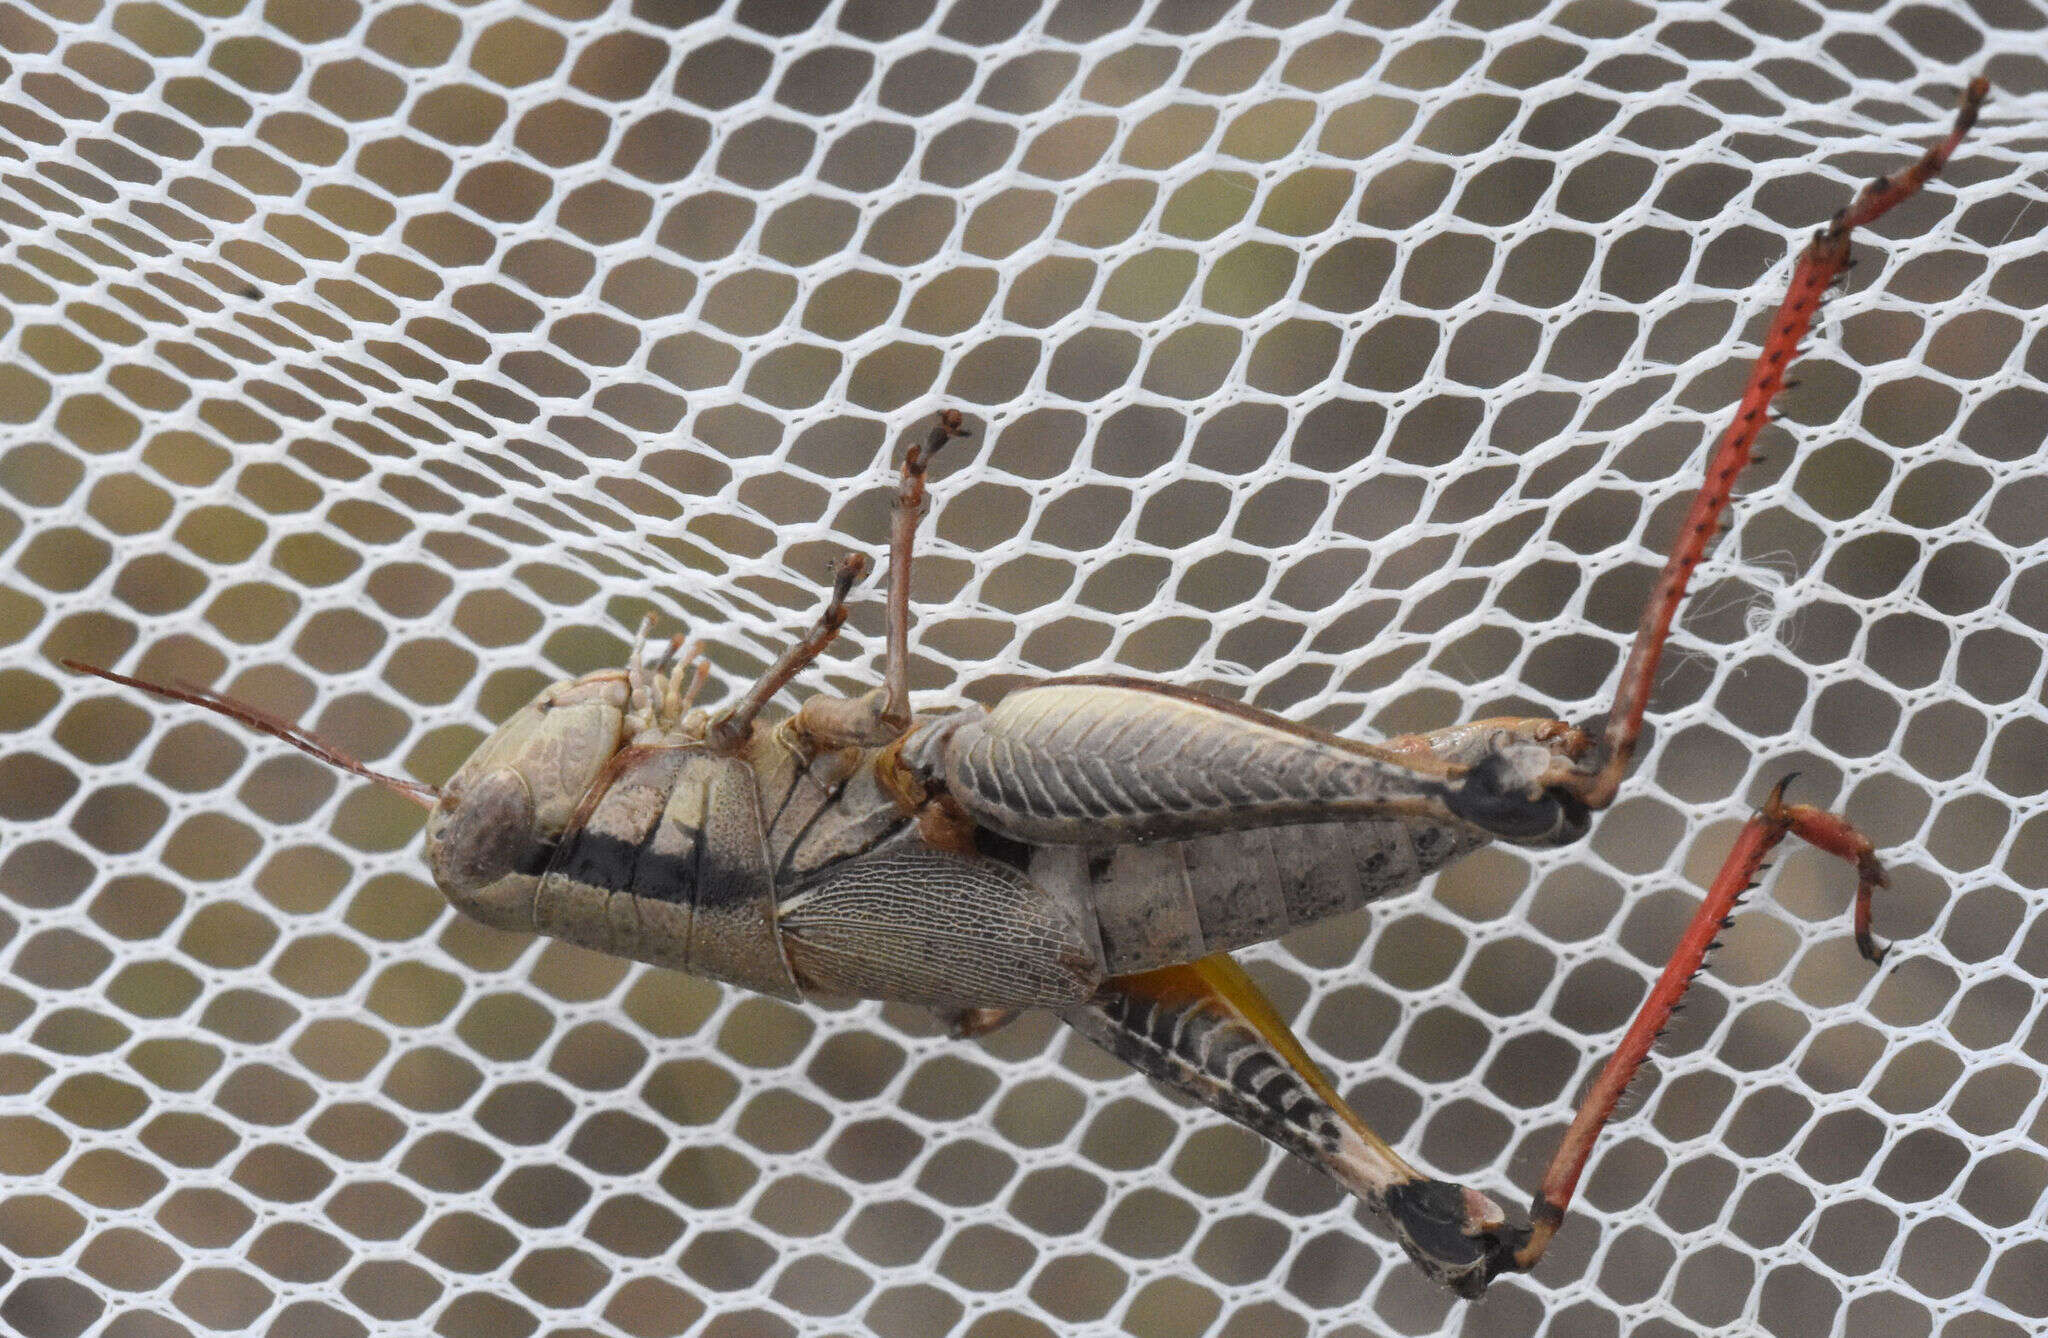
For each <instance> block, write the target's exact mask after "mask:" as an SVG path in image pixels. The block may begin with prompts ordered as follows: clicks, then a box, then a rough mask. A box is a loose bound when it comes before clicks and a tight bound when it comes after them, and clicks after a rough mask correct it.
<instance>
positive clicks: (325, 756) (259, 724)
mask: <svg viewBox="0 0 2048 1338" xmlns="http://www.w3.org/2000/svg"><path fill="white" fill-rule="evenodd" d="M57 663H59V664H61V665H63V666H64V667H65V668H66V669H69V670H71V671H72V672H74V673H80V674H91V675H93V676H94V677H95V678H104V679H106V680H107V681H108V682H109V683H119V684H120V685H121V686H122V687H124V688H136V689H138V690H140V691H142V692H147V693H149V694H150V695H151V696H153V697H163V698H166V699H168V700H170V701H174V702H187V703H190V704H191V705H193V706H203V707H205V708H206V709H207V710H209V711H212V712H214V713H215V714H217V715H224V716H226V717H228V718H229V719H230V720H238V721H240V722H241V723H242V724H244V725H247V726H248V727H249V728H251V729H253V730H257V731H259V732H261V733H264V734H268V735H269V736H270V737H272V738H273V739H283V740H284V741H285V742H286V743H288V744H290V745H291V746H292V747H294V748H296V749H298V750H299V751H300V752H302V753H310V754H311V755H312V756H314V757H317V758H319V759H320V760H321V761H322V762H325V763H327V765H329V766H331V767H339V768H341V769H342V770H343V771H347V772H350V773H352V774H354V775H357V776H361V777H362V778H363V779H364V780H371V781H375V782H377V784H379V785H381V786H383V787H384V788H385V789H387V790H390V791H391V792H392V793H394V794H401V795H404V796H405V797H406V798H407V799H410V800H411V801H412V802H413V803H415V804H418V805H419V806H420V807H421V808H424V809H426V810H428V811H429V812H431V811H432V810H433V807H434V805H435V803H436V802H437V801H438V800H439V799H440V798H441V792H440V791H439V790H437V789H435V788H434V787H433V786H431V785H426V784H423V783H421V782H419V781H412V780H405V779H402V778H401V777H398V776H387V775H385V774H384V773H383V772H381V771H372V770H370V769H369V768H368V767H366V766H364V765H363V764H362V763H361V762H359V761H357V760H356V759H355V758H353V757H351V756H349V755H348V754H347V753H345V752H343V751H342V750H341V749H339V748H337V747H335V746H334V745H333V744H331V743H328V742H327V741H326V740H324V739H322V738H321V737H320V736H319V735H317V734H314V733H312V732H310V731H308V730H304V729H301V728H299V727H298V726H297V725H294V724H293V723H291V722H290V721H289V720H280V719H278V718H277V717H276V716H274V715H271V714H270V713H269V712H267V711H259V710H257V709H256V708H255V707H253V706H251V705H249V704H248V703H247V702H238V701H236V700H235V699H234V698H233V697H224V696H222V695H221V694H220V693H218V692H215V691H213V690H212V689H210V688H202V687H196V686H194V685H193V684H190V683H172V684H163V683H151V682H149V681H148V680H147V679H141V678H130V677H128V675H126V674H117V673H115V672H114V671H113V670H111V669H102V668H100V667H99V666H97V665H91V664H84V663H82V662H80V661H78V660H59V661H57Z"/></svg>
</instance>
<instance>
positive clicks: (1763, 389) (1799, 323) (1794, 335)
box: [1547, 79, 1990, 809]
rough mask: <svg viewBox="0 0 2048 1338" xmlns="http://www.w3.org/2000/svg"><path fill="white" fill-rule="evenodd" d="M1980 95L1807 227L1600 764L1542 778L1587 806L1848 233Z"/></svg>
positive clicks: (1646, 692)
mask: <svg viewBox="0 0 2048 1338" xmlns="http://www.w3.org/2000/svg"><path fill="white" fill-rule="evenodd" d="M1989 92H1990V85H1989V84H1988V83H1987V82H1986V81H1985V80H1983V79H1975V80H1972V81H1971V82H1970V86H1969V87H1968V88H1966V89H1965V90H1964V91H1963V96H1962V101H1961V105H1960V107H1959V109H1958V110H1957V112H1956V119H1955V125H1954V126H1953V128H1951V129H1950V131H1949V133H1948V136H1947V137H1946V138H1945V139H1943V140H1942V141H1941V142H1940V143H1939V144H1937V145H1935V146H1934V147H1933V148H1931V149H1929V150H1928V151H1927V152H1926V153H1924V154H1922V155H1921V157H1920V160H1919V161H1918V162H1916V163H1914V164H1913V165H1912V166H1910V167H1908V168H1905V169H1904V170H1903V171H1900V172H1896V173H1894V174H1892V175H1891V176H1888V177H1879V178H1878V179H1877V180H1876V181H1873V182H1871V183H1869V184H1868V185H1866V186H1864V188H1863V189H1862V191H1861V192H1859V193H1858V194H1857V196H1856V198H1855V200H1854V201H1852V202H1851V203H1850V205H1849V207H1848V208H1846V209H1844V210H1842V211H1841V212H1840V213H1838V214H1836V215H1835V217H1834V219H1833V220H1832V221H1831V222H1829V224H1828V225H1827V226H1826V227H1824V228H1822V229H1821V230H1820V231H1819V232H1817V233H1815V234H1814V236H1813V240H1812V241H1810V242H1808V243H1807V244H1806V249H1805V250H1803V251H1801V252H1800V253H1799V261H1798V264H1797V265H1796V266H1795V267H1794V269H1793V271H1792V286H1791V289H1790V291H1788V292H1787V293H1786V294H1785V301H1784V302H1783V304H1782V305H1780V306H1779V308H1778V313H1777V315H1776V316H1775V317H1773V318H1772V321H1771V330H1770V334H1769V335H1767V336H1766V337H1765V339H1764V348H1763V353H1762V354H1761V355H1760V356H1759V357H1758V358H1757V360H1756V366H1755V367H1754V368H1753V369H1752V370H1751V372H1750V375H1749V385H1748V387H1747V388H1746V389H1745V390H1744V391H1743V393H1742V402H1741V403H1740V404H1738V405H1737V406H1736V409H1735V419H1734V421H1733V422H1731V423H1729V425H1728V428H1727V430H1726V431H1724V432H1723V433H1722V434H1721V440H1720V441H1719V443H1718V444H1716V445H1715V447H1714V453H1713V455H1712V456H1711V457H1710V458H1709V459H1708V462H1707V477H1706V481H1705V482H1704V483H1703V484H1701V486H1700V490H1699V493H1698V495H1696V496H1695V497H1694V498H1693V503H1692V509H1691V511H1689V512H1688V513H1687V515H1686V518H1685V525H1684V527H1683V528H1682V529H1681V530H1680V531H1679V536H1678V542H1677V543H1676V545H1675V546H1674V547H1673V548H1672V550H1671V557H1670V559H1669V560H1668V561H1666V562H1665V564H1664V571H1663V574H1662V575H1661V576H1659V577H1658V578H1657V588H1656V590H1655V591H1654V592H1652V594H1651V596H1650V602H1649V603H1648V605H1647V606H1645V608H1644V609H1643V620H1642V623H1641V625H1640V626H1638V628H1637V629H1636V639H1635V644H1634V645H1633V646H1632V647H1631V648H1630V650H1629V655H1628V663H1627V664H1626V665H1624V666H1623V668H1622V671H1621V684H1620V686H1619V687H1618V688H1617V689H1616V691H1615V694H1614V704H1613V706H1611V707H1610V708H1608V712H1607V724H1606V728H1605V730H1604V732H1603V735H1602V738H1601V748H1600V753H1599V754H1598V756H1599V760H1600V767H1599V769H1598V770H1596V771H1592V772H1581V771H1578V770H1576V769H1570V770H1566V771H1565V772H1564V773H1563V774H1561V775H1558V776H1554V777H1551V778H1548V779H1547V783H1550V784H1558V785H1563V786H1565V787H1567V788H1570V789H1572V790H1574V791H1575V792H1577V794H1578V795H1579V797H1580V798H1581V799H1583V800H1584V801H1585V802H1586V804H1587V805H1588V806H1589V807H1592V808H1596V809H1597V808H1605V807H1606V806H1607V805H1608V804H1610V803H1612V802H1613V800H1614V795H1615V792H1616V791H1617V790H1618V789H1619V788H1620V786H1621V777H1622V775H1623V773H1624V772H1626V771H1627V770H1628V764H1629V760H1630V759H1631V757H1633V755H1634V753H1635V747H1636V738H1637V736H1638V735H1640V734H1641V733H1642V728H1643V709H1644V707H1645V706H1646V705H1647V704H1648V702H1649V698H1650V688H1651V685H1652V684H1653V683H1654V682H1655V681H1656V677H1657V661H1658V659H1659V657H1661V656H1662V654H1663V651H1664V639H1665V638H1666V637H1667V636H1668V635H1669V634H1670V632H1671V620H1672V618H1673V617H1674V616H1675V615H1676V614H1677V612H1678V603H1679V601H1680V600H1681V599H1683V598H1684V597H1685V587H1686V584H1687V582H1689V581H1690V580H1691V579H1692V573H1693V568H1695V567H1697V566H1698V565H1699V562H1700V558H1701V556H1702V555H1703V554H1705V552H1706V549H1707V543H1708V541H1709V540H1710V539H1712V538H1713V536H1714V531H1715V528H1716V527H1717V526H1718V525H1719V524H1720V520H1721V513H1722V512H1724V511H1725V510H1727V508H1728V501H1729V498H1730V497H1731V496H1732V495H1733V493H1734V489H1735V480H1736V478H1737V476H1739V475H1740V474H1741V473H1742V470H1743V467H1744V466H1745V465H1747V464H1748V463H1749V458H1750V451H1751V449H1752V448H1753V447H1754V446H1755V445H1756V438H1757V434H1758V433H1759V432H1760V431H1762V430H1763V426H1764V423H1765V422H1766V421H1767V416H1768V411H1769V409H1770V405H1771V401H1772V400H1773V399H1775V398H1777V395H1778V392H1779V391H1780V390H1782V389H1784V386H1785V368H1786V367H1787V366H1788V365H1790V363H1791V362H1792V360H1793V358H1795V357H1797V356H1798V354H1799V344H1800V341H1801V340H1803V339H1805V338H1806V332H1807V331H1808V330H1809V329H1811V328H1812V326H1813V317H1814V313H1815V312H1816V311H1818V310H1819V309H1820V303H1821V298H1822V297H1823V296H1825V295H1826V293H1827V290H1828V288H1829V286H1830V285H1832V284H1833V283H1834V281H1835V280H1836V279H1837V278H1838V277H1840V275H1841V273H1842V271H1843V270H1844V269H1846V268H1847V267H1848V263H1849V234H1850V233H1851V232H1852V231H1854V230H1855V229H1857V228H1860V227H1864V226H1866V225H1868V224H1869V223H1871V222H1872V221H1873V220H1875V219H1877V218H1878V217H1879V216H1881V215H1882V214H1884V213H1885V211H1886V210H1888V209H1890V208H1891V207H1892V206H1894V205H1896V204H1898V203H1899V202H1900V201H1901V200H1904V199H1907V198H1908V197H1910V196H1911V195H1912V194H1913V193H1914V192H1915V191H1918V190H1919V189H1920V188H1921V187H1922V186H1923V185H1925V184H1926V183H1927V181H1928V180H1929V178H1931V177H1933V176H1934V175H1935V174H1936V173H1937V172H1939V171H1941V169H1942V167H1943V165H1944V164H1946V163H1947V162H1948V160H1949V155H1950V154H1952V153H1954V152H1955V150H1956V146H1957V145H1958V144H1960V143H1962V140H1963V136H1964V135H1966V134H1968V133H1969V130H1970V127H1971V126H1972V125H1974V124H1976V121H1977V112H1978V109H1979V108H1981V107H1982V106H1983V105H1984V98H1985V95H1986V94H1988V93H1989Z"/></svg>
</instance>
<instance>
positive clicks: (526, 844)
mask: <svg viewBox="0 0 2048 1338" xmlns="http://www.w3.org/2000/svg"><path fill="white" fill-rule="evenodd" d="M441 804H442V807H441V809H440V811H439V812H437V813H436V814H435V815H434V819H435V820H434V822H433V823H432V824H431V825H430V827H429V829H428V832H427V862H428V864H429V865H430V866H431V867H432V868H433V871H434V881H435V882H437V883H439V884H440V885H441V887H442V889H443V890H444V891H447V892H449V893H451V894H453V893H460V892H473V891H475V890H476V889H478V888H481V887H487V886H489V885H490V884H492V883H495V882H497V881H498V880H499V879H500V878H503V877H504V876H505V875H506V874H508V873H511V872H512V871H513V870H514V869H515V868H517V867H518V865H519V862H520V860H521V858H522V857H524V855H525V854H526V852H527V851H528V849H530V848H531V847H532V845H533V794H532V792H531V791H530V790H528V789H527V788H526V778H525V777H523V776H521V775H520V774H519V773H518V772H516V771H514V770H512V769H511V768H510V767H506V768H502V769H500V770H498V771H493V772H492V773H491V774H490V775H488V776H486V777H484V778H483V779H482V780H480V781H478V782H477V783H476V784H474V785H472V786H470V787H469V788H468V789H467V790H465V791H463V792H462V793H461V794H458V795H444V796H443V797H442V800H441Z"/></svg>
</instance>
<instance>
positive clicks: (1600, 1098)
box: [1515, 777, 1884, 1269]
mask: <svg viewBox="0 0 2048 1338" xmlns="http://www.w3.org/2000/svg"><path fill="white" fill-rule="evenodd" d="M1790 780H1791V778H1790V777H1787V778H1786V779H1785V780H1782V781H1779V782H1778V784H1777V786H1776V787H1775V788H1773V789H1772V791H1771V794H1770V798H1768V799H1766V800H1765V801H1764V806H1763V807H1762V808H1761V809H1760V810H1758V811H1757V812H1756V813H1755V814H1754V815H1753V816H1752V817H1751V818H1750V820H1749V821H1748V822H1747V823H1745V824H1744V825H1743V828H1742V832H1741V834H1740V835H1739V836H1737V837H1736V839H1735V848H1734V849H1733V850H1731V851H1729V852H1728V858H1727V860H1726V861H1725V862H1724V863H1723V864H1722V865H1721V872H1720V873H1719V874H1717V875H1716V876H1715V878H1714V885H1713V886H1712V887H1710V888H1708V889H1707V897H1706V900H1705V901H1702V902H1701V903H1700V908H1699V909H1698V910H1697V911H1695V912H1694V913H1693V917H1692V923H1691V924H1689V925H1687V926H1686V930H1685V936H1684V937H1683V938H1681V939H1680V940H1679V942H1678V948H1677V950H1676V951H1675V952H1673V953H1672V954H1671V960H1670V961H1669V962H1668V963H1666V964H1665V967H1664V974H1663V975H1661V976H1659V977H1658V978H1657V984H1656V985H1655V986H1654V987H1653V988H1652V989H1651V990H1650V996H1649V998H1647V999H1645V1000H1644V1001H1643V1007H1642V1010H1641V1011H1640V1012H1638V1013H1637V1014H1636V1020H1635V1022H1634V1023H1633V1024H1632V1025H1630V1027H1629V1029H1628V1034H1627V1035H1626V1036H1624V1037H1623V1038H1622V1041H1621V1044H1620V1045H1619V1046H1617V1047H1616V1048H1615V1051H1614V1054H1613V1055H1612V1056H1611V1057H1610V1058H1609V1059H1608V1061H1607V1066H1606V1067H1605V1068H1603V1069H1601V1070H1600V1076H1599V1077H1598V1078H1596V1079H1594V1081H1593V1086H1592V1087H1591V1088H1590V1089H1588V1090H1587V1092H1586V1097H1585V1100H1584V1101H1582V1102H1581V1103H1580V1105H1579V1110H1578V1114H1577V1115H1576V1116H1574V1117H1573V1119H1572V1127H1571V1128H1570V1129H1569V1130H1568V1131H1567V1132H1566V1133H1565V1136H1564V1141H1563V1142H1562V1143H1560V1144H1559V1145H1558V1149H1557V1153H1556V1155H1555V1156H1553V1157H1552V1158H1551V1161H1550V1169H1549V1170H1548V1171H1547V1172H1545V1174H1544V1176H1543V1188H1542V1189H1540V1190H1538V1191H1537V1193H1536V1198H1535V1201H1534V1202H1533V1203H1532V1204H1531V1205H1530V1208H1529V1219H1530V1228H1531V1230H1530V1236H1529V1243H1528V1244H1527V1245H1525V1246H1523V1248H1522V1249H1521V1250H1519V1251H1517V1252H1516V1255H1515V1262H1516V1264H1517V1266H1519V1267H1521V1268H1525V1269H1526V1268H1529V1267H1532V1266H1533V1265H1534V1264H1535V1263H1536V1261H1537V1259H1538V1258H1540V1257H1541V1256H1542V1254H1543V1251H1544V1248H1545V1247H1546V1246H1548V1245H1549V1243H1550V1238H1551V1236H1552V1235H1554V1234H1556V1231H1557V1227H1558V1224H1559V1223H1560V1222H1561V1221H1563V1220H1564V1213H1565V1209H1566V1208H1567V1207H1569V1206H1570V1205H1571V1201H1572V1194H1573V1192H1574V1191H1575V1190H1576V1189H1577V1188H1578V1184H1579V1176H1580V1174H1581V1173H1582V1172H1583V1171H1584V1170H1585V1169H1586V1160H1587V1158H1588V1157H1590V1156H1591V1155H1592V1153H1593V1140H1594V1139H1595V1138H1597V1137H1598V1136H1599V1133H1600V1130H1601V1129H1602V1128H1603V1127H1605V1126H1606V1124H1607V1120H1608V1117H1609V1116H1611V1115H1613V1114H1614V1106H1615V1103H1616V1102H1618V1101H1620V1100H1621V1094H1622V1093H1623V1092H1624V1091H1626V1090H1627V1089H1628V1085H1629V1081H1630V1080H1631V1079H1633V1078H1634V1077H1635V1075H1636V1070H1637V1069H1639V1068H1641V1067H1642V1065H1643V1060H1644V1059H1645V1058H1646V1057H1647V1056H1648V1055H1649V1053H1650V1047H1651V1046H1652V1045H1654V1044H1655V1043H1656V1040H1657V1036H1658V1034H1659V1033H1660V1032H1662V1031H1663V1030H1664V1027H1665V1024H1667V1023H1669V1022H1670V1021H1671V1013H1672V1010H1673V1009H1675V1008H1676V1007H1677V1006H1678V1001H1679V1000H1680V999H1682V998H1683V997H1685V991H1686V987H1687V986H1689V985H1691V984H1692V979H1693V977H1694V976H1695V975H1698V974H1699V971H1700V968H1701V967H1702V966H1703V965H1705V963H1706V959H1707V950H1708V949H1709V948H1711V947H1713V946H1714V940H1715V938H1716V937H1717V936H1718V935H1719V934H1720V932H1721V929H1722V927H1723V925H1724V924H1725V923H1726V921H1727V919H1728V917H1729V915H1730V914H1731V913H1732V912H1733V911H1734V909H1735V903H1736V902H1738V901H1739V900H1741V898H1742V894H1743V893H1744V892H1746V891H1748V890H1749V888H1750V886H1751V883H1752V882H1753V880H1754V879H1755V878H1756V875H1757V871H1758V870H1759V869H1761V868H1762V867H1763V862H1764V857H1765V856H1766V855H1768V854H1770V852H1771V850H1772V849H1773V848H1774V847H1775V846H1776V845H1777V844H1778V842H1780V841H1782V840H1784V839H1785V834H1786V833H1787V832H1794V833H1797V834H1798V835H1799V836H1802V837H1804V838H1806V839H1807V840H1809V841H1812V842H1813V843H1814V844H1815V845H1817V846H1819V847H1820V848H1821V849H1823V850H1825V851H1827V852H1828V853H1830V854H1833V855H1840V856H1841V857H1842V858H1844V859H1847V860H1849V861H1850V862H1851V863H1853V864H1855V865H1856V866H1857V871H1858V872H1859V873H1860V874H1861V875H1862V878H1863V887H1862V890H1860V891H1859V892H1858V895H1857V906H1858V923H1859V926H1862V925H1866V924H1867V921H1868V900H1869V899H1868V889H1869V888H1870V886H1872V885H1873V884H1882V883H1883V882H1884V870H1883V869H1882V868H1880V867H1879V866H1878V863H1877V859H1876V857H1875V856H1873V855H1872V854H1871V851H1870V842H1868V841H1866V840H1864V839H1863V835H1862V833H1860V832H1858V831H1857V830H1856V829H1855V828H1854V827H1851V826H1850V825H1849V824H1848V822H1847V821H1846V820H1845V819H1842V818H1839V817H1836V816H1835V815H1834V814H1832V813H1826V812H1823V811H1821V810H1820V809H1817V808H1812V807H1809V806H1808V805H1805V804H1790V805H1788V804H1786V803H1785V802H1784V798H1785V786H1786V785H1787V784H1788V783H1789V782H1790ZM1866 955H1867V954H1866Z"/></svg>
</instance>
